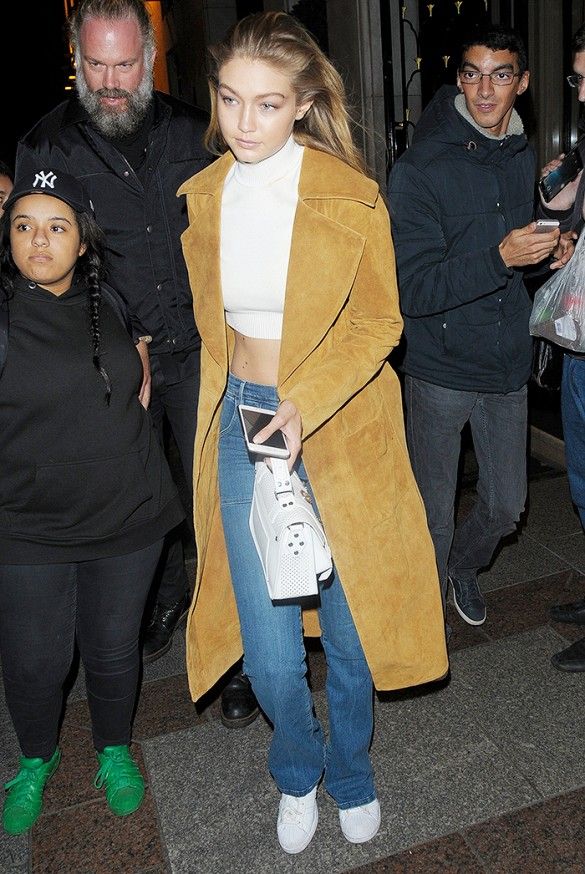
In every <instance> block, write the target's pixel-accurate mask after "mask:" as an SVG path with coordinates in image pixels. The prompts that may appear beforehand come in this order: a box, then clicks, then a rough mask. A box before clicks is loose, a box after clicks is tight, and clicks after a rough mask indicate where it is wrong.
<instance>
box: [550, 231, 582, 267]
mask: <svg viewBox="0 0 585 874" xmlns="http://www.w3.org/2000/svg"><path fill="white" fill-rule="evenodd" d="M576 239H577V234H576V232H575V231H565V233H564V234H561V236H560V239H559V243H558V246H557V247H556V249H554V250H553V257H554V258H555V260H554V261H553V262H552V263H551V264H549V267H550V269H551V270H558V269H559V267H564V266H565V264H567V263H568V262H569V261H570V260H571V258H572V257H573V252H574V251H575V240H576Z"/></svg>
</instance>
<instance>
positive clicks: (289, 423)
mask: <svg viewBox="0 0 585 874" xmlns="http://www.w3.org/2000/svg"><path fill="white" fill-rule="evenodd" d="M279 429H280V430H281V431H282V433H283V434H284V436H285V437H286V445H287V446H288V448H289V450H290V458H287V464H288V469H289V470H292V468H293V465H294V463H295V461H296V460H297V458H298V455H299V452H300V451H301V435H302V432H303V425H302V421H301V414H300V413H299V411H298V410H297V408H296V407H295V405H294V404H293V402H292V401H286V400H285V401H282V403H281V404H279V406H278V409H277V411H276V413H275V414H274V416H273V417H272V419H271V420H270V422H269V423H268V425H266V427H265V428H262V430H261V431H258V433H257V434H256V436H255V437H254V443H264V442H265V441H266V440H268V438H269V437H270V435H271V434H274V432H275V431H278V430H279Z"/></svg>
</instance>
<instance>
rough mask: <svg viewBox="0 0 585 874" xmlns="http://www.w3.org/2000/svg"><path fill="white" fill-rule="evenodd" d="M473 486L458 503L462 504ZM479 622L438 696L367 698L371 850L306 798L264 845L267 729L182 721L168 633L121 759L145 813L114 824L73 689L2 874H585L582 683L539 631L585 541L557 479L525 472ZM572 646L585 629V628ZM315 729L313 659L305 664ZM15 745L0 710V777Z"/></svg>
mask: <svg viewBox="0 0 585 874" xmlns="http://www.w3.org/2000/svg"><path fill="white" fill-rule="evenodd" d="M472 479H473V475H472V472H471V475H470V476H469V477H468V482H467V487H466V488H465V489H464V491H463V495H462V500H461V508H460V510H461V512H465V510H466V507H467V506H468V505H469V501H470V488H469V487H470V486H471V484H472ZM481 585H482V588H483V589H484V591H485V592H486V593H487V610H488V618H487V621H486V623H485V625H484V626H482V627H481V628H472V627H471V626H468V625H465V624H464V623H463V622H462V620H461V619H460V618H459V616H458V615H457V614H455V613H454V611H453V610H452V609H451V608H450V617H449V621H450V624H451V626H452V627H453V636H452V639H451V643H450V653H451V672H450V677H449V679H448V680H447V681H444V682H441V683H436V684H430V685H429V686H428V687H425V688H423V689H413V690H408V691H406V692H402V693H394V694H385V695H379V696H377V698H376V731H375V736H374V741H373V745H372V756H373V761H374V765H375V770H376V778H377V787H378V794H379V798H380V802H381V805H382V815H383V820H382V828H381V831H380V833H379V834H378V836H377V837H376V838H375V839H374V840H372V841H371V842H370V843H368V844H366V845H362V846H352V845H350V844H348V843H347V842H346V841H345V840H344V839H343V837H342V835H341V833H340V830H339V824H338V819H337V812H336V809H335V806H334V804H333V802H332V801H331V799H330V798H328V797H327V796H326V795H325V793H324V792H323V790H322V789H321V791H320V793H319V799H320V808H319V809H320V822H319V827H318V830H317V833H316V835H315V838H314V839H313V842H312V843H311V845H310V847H309V848H308V849H307V850H306V851H305V852H304V853H302V854H301V855H300V856H297V857H288V856H286V855H285V854H284V853H282V851H281V850H280V848H279V846H278V843H277V840H276V834H275V817H276V810H277V806H278V793H277V791H276V789H275V788H274V785H273V784H272V782H271V780H270V778H269V776H268V774H267V770H266V752H267V745H268V742H269V738H270V730H269V728H268V725H267V724H266V722H265V721H264V720H263V719H262V718H259V719H258V720H256V722H255V723H254V724H253V725H252V726H250V727H249V728H246V729H243V730H239V731H234V730H228V729H225V728H224V727H223V726H222V725H221V722H220V720H219V715H218V714H219V712H218V696H217V694H213V693H212V694H210V695H209V696H208V697H207V700H206V701H205V702H204V706H203V708H202V709H201V710H200V712H197V711H196V709H195V707H194V706H193V704H192V703H191V701H190V699H189V695H188V691H187V683H186V677H185V668H184V640H183V634H177V635H176V636H175V640H174V643H173V647H172V649H171V650H170V652H169V653H168V654H167V655H166V656H165V657H164V658H162V659H160V660H159V661H158V662H155V663H154V664H153V665H151V666H149V667H147V668H146V669H145V672H144V680H143V686H142V693H141V697H140V702H139V706H138V710H137V715H136V721H135V728H134V739H135V742H134V747H135V750H136V752H137V755H138V758H139V760H140V763H141V765H142V767H143V768H144V771H145V773H146V775H147V780H148V792H147V796H146V801H145V803H144V805H143V807H142V808H141V810H140V811H138V812H137V813H136V814H135V815H134V816H131V817H128V818H127V819H118V818H116V817H114V816H113V815H111V814H110V813H109V812H108V810H107V807H106V803H105V800H104V798H103V795H102V794H100V793H97V792H96V790H95V789H94V788H93V785H92V780H93V777H94V774H95V769H96V764H95V760H94V757H93V752H92V744H91V735H90V728H89V716H88V711H87V704H86V700H85V693H84V686H83V681H82V679H80V678H78V680H77V682H76V683H75V685H74V686H73V689H72V692H71V694H70V696H69V702H68V706H67V710H66V716H65V720H64V725H63V731H62V749H63V760H62V764H61V767H60V768H59V770H58V771H57V773H56V775H55V777H54V778H53V780H52V781H51V782H50V784H49V786H48V788H47V791H46V796H45V797H46V803H45V808H44V813H43V815H42V816H41V817H40V819H39V820H38V822H37V824H36V825H35V827H34V829H33V831H32V834H31V835H29V836H24V837H20V838H11V837H8V836H2V837H0V871H1V872H6V874H17V872H34V874H41V872H43V874H163V872H176V874H179V872H185V874H199V872H201V874H211V872H213V874H228V872H229V874H232V872H233V874H240V872H267V874H268V872H269V874H274V872H281V871H282V872H295V874H296V872H298V874H301V872H307V874H309V872H310V874H320V872H327V874H336V872H350V871H351V872H353V874H381V872H393V874H394V872H396V874H398V872H400V874H415V872H417V874H418V872H420V874H433V872H450V874H455V872H461V874H476V872H477V874H479V872H489V874H496V872H498V874H499V872H501V874H516V872H518V874H532V872H538V874H549V872H550V874H553V872H554V874H557V872H558V874H561V872H563V874H564V872H574V874H578V872H579V874H583V872H584V871H585V755H584V754H583V749H584V747H583V742H584V739H585V707H584V702H585V674H574V675H572V674H563V673H560V672H558V671H556V670H555V669H554V668H552V666H551V665H550V661H549V660H550V656H551V655H552V654H553V653H554V652H557V651H558V650H559V649H561V648H563V647H564V646H566V645H567V642H568V641H571V640H573V639H576V638H577V637H579V636H581V633H580V631H579V629H577V628H572V627H571V626H561V625H555V624H552V623H551V622H549V620H548V608H549V606H550V605H551V604H553V603H557V602H562V601H565V600H572V599H574V598H576V597H580V596H582V595H583V594H585V537H584V535H583V533H582V531H581V528H580V525H579V520H578V517H577V516H576V514H575V513H574V511H573V508H572V506H571V501H570V497H569V492H568V487H567V481H566V476H565V475H564V472H563V471H561V470H557V469H554V468H551V467H549V466H547V465H544V464H538V463H537V462H533V464H532V475H531V483H530V503H529V507H528V511H527V513H526V518H525V521H524V524H523V526H522V528H521V530H520V533H519V535H518V536H513V537H511V538H509V539H508V540H507V541H506V543H505V544H504V545H503V547H502V549H501V550H500V552H499V554H498V555H497V557H496V559H495V561H494V563H493V565H492V567H491V568H490V569H489V570H488V571H487V572H485V573H484V574H482V576H481ZM584 633H585V630H584ZM309 664H310V672H311V682H312V686H313V689H314V692H315V701H316V707H317V710H318V712H319V714H320V715H321V716H322V717H323V718H324V720H325V721H326V712H325V709H326V708H325V700H324V692H323V687H324V662H323V658H322V654H321V651H320V648H319V646H318V645H317V644H314V645H312V647H311V650H310V654H309ZM17 755H18V753H17V747H16V743H15V740H14V735H13V732H12V728H11V725H10V720H9V717H8V714H7V711H6V705H5V703H4V698H3V696H2V697H1V698H0V779H1V780H2V781H4V780H6V779H8V778H9V777H10V776H11V775H12V774H13V772H14V768H15V763H16V760H17Z"/></svg>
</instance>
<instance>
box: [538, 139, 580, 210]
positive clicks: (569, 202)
mask: <svg viewBox="0 0 585 874" xmlns="http://www.w3.org/2000/svg"><path fill="white" fill-rule="evenodd" d="M564 157H565V155H564V153H562V152H561V154H560V155H559V157H558V158H553V159H552V161H549V162H548V164H545V165H544V167H543V168H542V170H541V171H540V178H541V179H542V177H543V176H548V174H549V173H552V171H553V170H556V169H557V167H560V166H561V162H562V158H564ZM582 172H583V171H582V170H579V173H578V174H577V176H576V178H575V179H573V181H572V182H568V183H567V185H565V187H564V188H562V189H561V190H560V191H559V193H558V194H557V195H556V197H553V199H552V200H549V202H548V203H547V202H546V200H545V199H544V197H543V196H542V192H540V200H541V203H542V204H543V205H544V206H545V207H546V208H547V209H552V210H561V209H570V208H571V207H572V206H573V204H574V203H575V197H576V196H577V188H578V187H579V181H580V179H581V173H582Z"/></svg>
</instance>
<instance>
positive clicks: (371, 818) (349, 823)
mask: <svg viewBox="0 0 585 874" xmlns="http://www.w3.org/2000/svg"><path fill="white" fill-rule="evenodd" d="M380 819H381V816H380V802H379V801H378V799H377V798H374V800H373V801H370V803H369V804H360V806H359V807H349V808H348V809H347V810H340V811H339V823H340V825H341V831H342V832H343V834H344V835H345V837H346V838H347V840H348V841H350V842H351V843H352V844H364V843H365V842H366V841H369V840H371V839H372V838H373V837H374V835H375V834H377V833H378V829H379V828H380Z"/></svg>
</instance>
